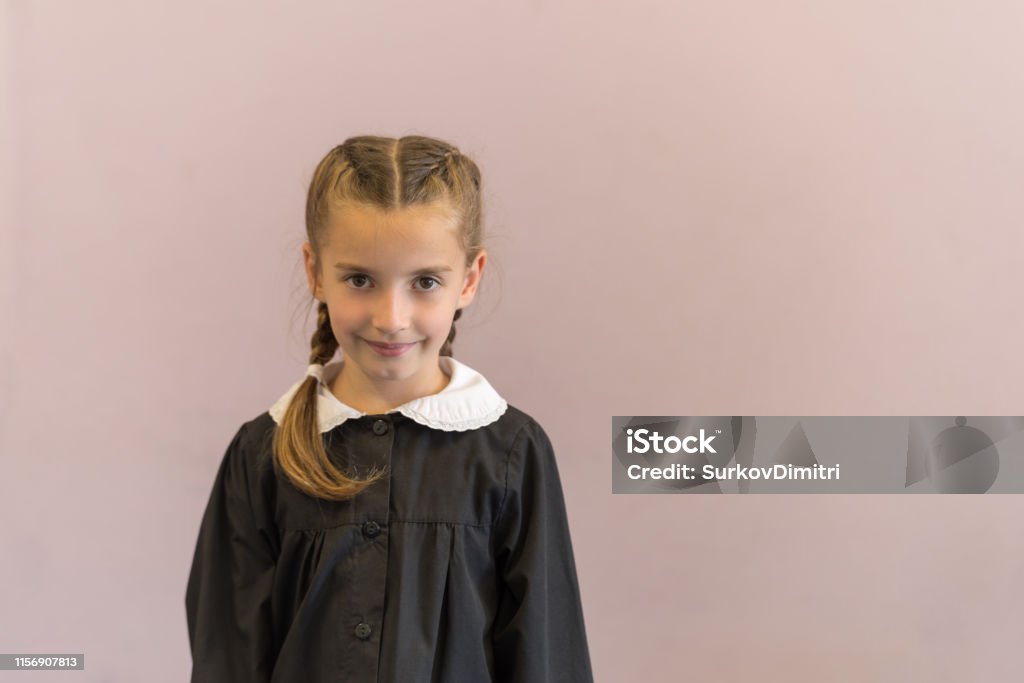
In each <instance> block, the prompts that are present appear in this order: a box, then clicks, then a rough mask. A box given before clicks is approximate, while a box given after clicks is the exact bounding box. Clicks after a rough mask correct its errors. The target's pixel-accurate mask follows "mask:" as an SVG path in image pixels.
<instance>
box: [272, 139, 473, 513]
mask: <svg viewBox="0 0 1024 683" xmlns="http://www.w3.org/2000/svg"><path fill="white" fill-rule="evenodd" d="M480 186H481V178H480V170H479V168H478V167H477V165H476V164H475V163H474V162H473V160H472V159H470V158H469V157H467V156H466V155H464V154H462V153H461V152H459V150H458V149H457V148H456V147H455V146H453V145H451V144H449V143H447V142H445V141H443V140H438V139H436V138H430V137H425V136H420V135H407V136H405V137H402V138H397V139H396V138H390V137H381V136H376V135H360V136H356V137H351V138H349V139H347V140H345V142H343V143H342V144H340V145H338V146H337V147H335V148H334V149H332V150H331V151H329V152H328V153H327V155H326V156H325V157H324V158H323V159H322V160H321V161H320V163H319V164H317V167H316V169H315V170H314V171H313V178H312V180H311V181H310V184H309V192H308V194H307V197H306V237H307V239H308V240H309V243H310V245H311V246H312V251H313V262H314V267H315V269H316V272H317V273H319V272H320V269H321V266H322V259H321V252H322V249H323V247H324V245H325V244H326V242H327V231H328V226H329V223H330V220H331V217H332V216H335V215H337V213H338V212H339V211H340V210H341V209H342V208H343V207H345V206H351V205H362V206H369V207H373V208H376V209H380V210H383V211H401V210H404V209H407V208H411V207H417V206H426V205H435V204H441V205H444V206H446V207H448V208H450V209H451V211H452V212H453V218H454V219H455V220H456V223H457V229H456V235H457V237H458V240H459V244H460V246H461V247H462V249H463V251H464V252H465V254H466V266H467V267H468V266H469V265H470V264H472V263H473V261H474V260H475V259H476V257H477V256H478V255H479V254H480V251H481V249H482V248H483V210H482V203H481V192H480ZM317 309H318V312H317V323H316V329H315V330H314V331H313V336H312V338H311V339H310V352H309V362H310V364H313V363H319V364H321V365H324V364H326V363H327V362H328V361H330V360H331V358H333V357H334V354H335V353H336V352H337V350H338V340H337V339H335V337H334V332H333V330H332V329H331V321H330V316H329V313H328V309H327V304H326V303H325V302H320V304H319V306H318V307H317ZM461 315H462V309H459V310H457V311H455V316H454V318H453V321H452V327H451V330H449V332H448V337H447V339H446V340H445V342H444V344H443V345H442V346H441V350H440V355H442V356H451V355H452V344H453V342H454V341H455V321H457V320H458V319H459V318H460V317H461ZM318 383H319V380H317V379H316V378H315V377H306V379H305V380H304V381H303V383H302V384H301V385H300V386H299V389H298V391H297V392H296V393H295V395H294V397H293V398H292V400H291V402H290V403H289V405H288V408H287V410H286V411H285V414H284V417H283V418H282V420H281V424H280V425H278V426H277V429H276V430H275V432H274V439H273V454H274V463H275V465H276V466H277V468H278V469H279V470H280V471H281V472H282V473H283V474H284V475H285V476H286V477H287V478H288V480H289V481H291V483H292V484H294V485H295V486H296V487H297V488H298V489H299V490H301V491H302V492H304V493H306V494H308V495H310V496H312V497H314V498H322V499H325V500H345V499H348V498H352V497H353V496H355V495H357V494H358V493H359V492H360V491H363V490H364V489H366V488H367V487H368V486H370V485H371V484H373V483H374V482H375V481H377V480H378V479H380V478H382V477H384V476H386V474H387V471H386V469H384V470H381V469H374V470H371V471H370V472H369V473H368V475H367V476H366V478H363V479H360V478H357V477H354V476H350V475H349V474H346V473H345V472H342V471H341V470H339V469H338V468H337V467H335V466H334V464H333V463H332V462H331V460H330V458H329V457H328V455H327V451H326V449H325V448H324V443H323V437H322V435H321V434H320V429H319V421H318V416H317V392H318V386H317V385H318Z"/></svg>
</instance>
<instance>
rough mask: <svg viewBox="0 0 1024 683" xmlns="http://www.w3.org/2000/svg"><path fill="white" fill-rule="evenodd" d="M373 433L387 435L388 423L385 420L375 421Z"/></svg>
mask: <svg viewBox="0 0 1024 683" xmlns="http://www.w3.org/2000/svg"><path fill="white" fill-rule="evenodd" d="M373 433H374V434H387V433H388V421H387V420H377V421H376V422H374V423H373Z"/></svg>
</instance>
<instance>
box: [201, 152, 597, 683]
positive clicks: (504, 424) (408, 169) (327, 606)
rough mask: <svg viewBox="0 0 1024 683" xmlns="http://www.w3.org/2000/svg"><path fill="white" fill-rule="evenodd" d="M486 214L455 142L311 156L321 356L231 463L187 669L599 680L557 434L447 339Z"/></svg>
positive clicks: (214, 512) (260, 677)
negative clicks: (554, 442) (551, 436)
mask: <svg viewBox="0 0 1024 683" xmlns="http://www.w3.org/2000/svg"><path fill="white" fill-rule="evenodd" d="M482 227H483V226H482V207H481V195H480V171H479V170H478V168H477V166H476V164H475V163H473V161H472V160H471V159H469V158H468V157H466V156H465V155H463V154H460V153H459V151H458V150H457V149H455V148H454V147H452V146H451V145H449V144H446V143H445V142H442V141H440V140H435V139H432V138H427V137H420V136H407V137H403V138H401V139H399V140H395V139H392V138H384V137H376V136H360V137H354V138H350V139H348V140H346V141H345V142H344V144H342V145H340V146H338V147H335V148H334V149H332V150H331V151H330V152H329V153H328V154H327V156H326V157H324V159H323V160H322V161H321V162H320V164H319V165H318V166H317V168H316V171H315V172H314V174H313V179H312V182H311V183H310V187H309V193H308V197H307V203H306V231H307V237H308V240H309V241H308V242H307V243H306V244H304V245H303V257H304V260H305V268H306V275H307V279H308V281H309V288H310V292H311V293H312V295H313V298H314V299H316V300H317V301H318V302H319V304H318V306H319V317H318V321H317V327H316V331H315V332H314V333H313V338H312V349H311V351H310V355H309V362H310V365H309V368H308V370H307V373H306V377H304V378H303V379H302V380H300V381H299V382H297V383H296V384H295V385H294V386H292V387H291V388H290V389H289V390H288V391H287V392H286V393H285V394H284V396H282V397H281V398H280V400H278V401H277V402H276V403H275V404H274V405H273V406H272V407H271V408H270V409H269V410H268V411H266V412H264V413H263V414H261V415H260V416H258V417H256V418H254V419H253V420H251V421H249V422H246V423H245V424H243V425H242V426H241V428H240V429H239V430H238V432H237V434H235V437H234V439H233V440H232V441H231V443H230V445H229V446H228V448H227V452H226V453H225V455H224V457H223V460H222V462H221V465H220V468H219V470H218V472H217V476H216V480H215V482H214V485H213V490H212V493H211V495H210V499H209V503H208V505H207V507H206V511H205V514H204V516H203V520H202V525H201V527H200V530H199V538H198V542H197V544H196V548H195V554H194V557H193V561H192V569H191V573H190V575H189V579H188V587H187V591H186V596H185V606H186V612H187V618H188V630H189V641H190V645H191V650H192V659H193V669H192V683H207V682H209V683H214V682H215V683H233V682H238V683H243V682H244V683H258V682H260V681H263V682H273V683H321V682H323V683H326V682H327V681H331V682H337V681H346V682H348V683H352V682H356V681H367V682H369V681H378V682H382V683H414V682H416V683H419V682H423V683H428V682H437V681H443V682H451V683H484V682H487V681H522V682H529V683H545V682H551V683H554V682H556V681H557V682H558V683H568V682H574V681H586V682H590V681H592V680H593V676H592V672H591V666H590V656H589V652H588V647H587V640H586V633H585V630H584V622H583V613H582V608H581V606H580V594H579V587H578V584H577V578H576V567H575V560H574V556H573V551H572V544H571V540H570V536H569V528H568V523H567V518H566V511H565V504H564V499H563V495H562V488H561V484H560V479H559V475H558V469H557V467H556V464H555V456H554V453H553V451H552V446H551V442H550V441H549V440H548V437H547V435H546V434H545V432H544V430H543V429H542V428H541V426H540V425H539V424H537V422H535V421H534V420H533V419H532V418H531V417H530V416H529V415H527V414H526V413H524V412H522V411H521V410H518V409H516V408H515V407H513V406H511V405H509V404H508V403H507V402H506V401H505V400H504V399H503V398H502V397H501V396H500V395H499V394H498V393H497V392H496V391H495V390H494V388H493V387H492V386H491V385H490V384H489V383H488V382H487V380H486V379H485V378H484V376H483V375H481V374H480V373H478V372H477V371H475V370H473V369H472V368H470V367H469V366H467V365H465V364H463V363H460V362H459V361H457V360H455V359H454V358H453V357H452V341H453V340H454V338H455V321H456V320H458V319H459V316H460V315H461V313H462V309H464V308H465V307H466V306H468V305H469V304H470V302H471V301H472V300H473V297H474V296H475V294H476V290H477V287H478V285H479V284H480V278H481V274H482V272H483V268H484V264H485V263H486V261H487V254H486V251H485V250H484V248H483V246H482V243H481V238H482ZM339 350H340V355H341V358H340V359H339V360H338V361H336V362H329V361H331V360H332V359H333V358H334V356H335V354H336V353H337V352H338V351H339Z"/></svg>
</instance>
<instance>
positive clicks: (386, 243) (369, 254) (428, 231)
mask: <svg viewBox="0 0 1024 683" xmlns="http://www.w3.org/2000/svg"><path fill="white" fill-rule="evenodd" d="M326 228H327V234H326V235H325V237H326V244H325V245H324V248H325V251H326V252H327V254H328V257H329V258H332V259H335V260H338V259H341V260H345V261H347V262H354V263H357V264H362V265H365V266H366V267H370V266H372V265H374V264H379V263H380V262H381V261H384V262H388V263H396V264H400V263H411V262H417V261H420V260H423V259H426V260H429V261H431V262H435V261H439V260H440V261H441V262H448V261H451V262H453V263H454V262H457V261H459V260H461V256H462V254H461V251H462V250H461V247H460V246H459V240H458V234H457V232H456V230H457V223H456V221H455V220H454V217H453V215H452V214H451V213H450V212H449V211H445V210H444V209H442V208H438V207H434V206H425V207H411V208H407V209H401V210H397V211H390V212H384V211H382V210H380V209H375V208H372V207H370V208H364V207H346V208H345V209H343V210H340V211H336V212H334V215H333V216H332V217H331V220H330V221H329V222H328V224H327V226H326Z"/></svg>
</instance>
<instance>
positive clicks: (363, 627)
mask: <svg viewBox="0 0 1024 683" xmlns="http://www.w3.org/2000/svg"><path fill="white" fill-rule="evenodd" d="M371 633H373V629H372V628H370V625H369V624H367V623H366V622H365V621H364V622H362V623H360V624H358V625H357V626H356V638H359V639H360V640H366V639H367V638H369V637H370V634H371Z"/></svg>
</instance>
